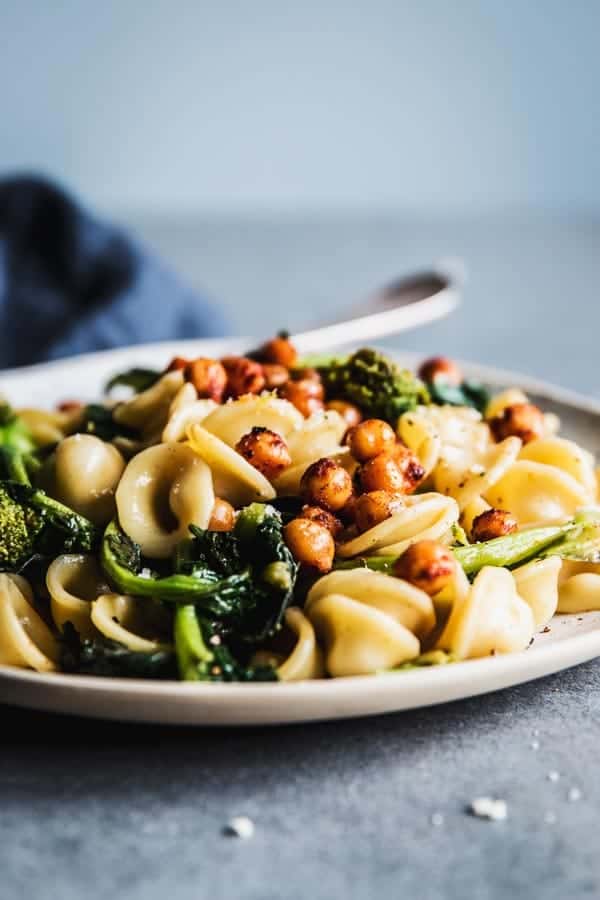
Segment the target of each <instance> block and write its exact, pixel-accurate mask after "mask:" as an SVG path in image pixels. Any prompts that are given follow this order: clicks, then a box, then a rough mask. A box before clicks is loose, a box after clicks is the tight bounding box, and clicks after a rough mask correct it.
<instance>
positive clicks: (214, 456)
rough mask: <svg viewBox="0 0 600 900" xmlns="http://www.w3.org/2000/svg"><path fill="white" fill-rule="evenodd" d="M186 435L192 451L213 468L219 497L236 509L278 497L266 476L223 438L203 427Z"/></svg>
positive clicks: (191, 428) (189, 431)
mask: <svg viewBox="0 0 600 900" xmlns="http://www.w3.org/2000/svg"><path fill="white" fill-rule="evenodd" d="M187 434H188V440H189V442H190V447H191V448H192V449H193V450H194V452H195V453H196V454H197V455H198V456H199V457H200V458H201V459H203V460H204V461H205V463H206V464H207V465H208V466H210V469H211V471H212V476H213V481H214V487H215V492H216V494H217V496H218V497H221V498H222V499H223V500H227V501H228V502H229V503H231V504H232V505H233V506H235V507H236V508H239V507H240V506H245V505H246V504H247V503H252V502H253V501H254V500H272V499H273V498H274V497H275V490H274V489H273V486H272V485H271V483H270V482H269V481H267V479H266V478H265V476H264V475H262V474H261V473H260V472H259V471H258V470H257V469H255V468H254V466H251V465H250V463H249V462H247V461H246V460H245V459H244V457H243V456H240V454H239V453H236V451H235V450H232V448H231V447H230V446H229V445H228V444H226V443H225V442H224V441H222V440H221V439H220V438H218V437H216V436H215V435H214V434H211V433H210V431H207V430H206V429H205V428H203V427H202V426H201V425H191V426H190V427H189V428H188V432H187Z"/></svg>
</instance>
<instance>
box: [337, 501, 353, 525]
mask: <svg viewBox="0 0 600 900" xmlns="http://www.w3.org/2000/svg"><path fill="white" fill-rule="evenodd" d="M356 500H357V496H356V494H354V493H353V494H352V496H351V497H350V498H349V500H348V501H347V502H346V504H345V505H344V506H343V507H342V508H341V509H338V510H337V514H338V516H339V517H340V519H341V521H342V523H343V524H344V525H346V526H349V525H354V519H355V517H356Z"/></svg>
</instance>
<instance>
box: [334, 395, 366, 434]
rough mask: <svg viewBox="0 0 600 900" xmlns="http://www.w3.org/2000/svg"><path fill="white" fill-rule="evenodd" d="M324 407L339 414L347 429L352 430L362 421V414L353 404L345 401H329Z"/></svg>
mask: <svg viewBox="0 0 600 900" xmlns="http://www.w3.org/2000/svg"><path fill="white" fill-rule="evenodd" d="M325 406H326V409H333V410H335V412H337V413H339V414H340V416H341V417H342V419H343V420H344V422H345V423H346V425H347V426H348V428H354V426H355V425H358V423H359V422H360V421H361V420H362V413H361V411H360V409H359V408H358V406H355V405H354V403H346V401H345V400H330V401H329V403H326V404H325Z"/></svg>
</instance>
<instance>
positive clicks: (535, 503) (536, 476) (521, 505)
mask: <svg viewBox="0 0 600 900" xmlns="http://www.w3.org/2000/svg"><path fill="white" fill-rule="evenodd" d="M485 499H486V500H487V501H488V503H490V504H491V505H492V506H494V507H498V508H499V509H507V510H509V511H510V512H511V513H512V515H513V516H514V517H515V519H516V520H517V522H518V523H519V526H524V525H534V524H546V523H549V522H564V521H567V520H568V519H570V518H571V517H572V516H573V514H574V513H575V511H576V510H577V509H579V508H580V507H582V506H585V505H586V503H587V502H588V494H587V492H586V491H585V489H584V488H583V487H582V485H581V483H580V482H579V481H577V480H576V479H575V478H574V477H573V476H572V475H569V474H568V473H567V472H563V471H562V469H559V468H557V467H556V466H549V465H546V464H545V463H540V462H531V461H530V460H525V459H522V460H517V462H515V463H514V464H513V465H512V466H510V468H509V469H508V471H507V472H505V474H504V475H503V476H502V477H501V478H499V479H498V481H496V483H495V484H494V485H492V487H491V488H489V490H488V491H487V492H486V494H485Z"/></svg>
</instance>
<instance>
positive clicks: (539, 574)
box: [513, 556, 561, 630]
mask: <svg viewBox="0 0 600 900" xmlns="http://www.w3.org/2000/svg"><path fill="white" fill-rule="evenodd" d="M560 567H561V560H560V557H558V556H549V557H548V558H547V559H535V560H533V562H530V563H527V564H526V565H524V566H519V568H518V569H515V570H514V571H513V577H514V579H515V585H516V587H517V593H518V595H519V597H521V598H522V599H523V600H524V601H525V602H526V603H527V605H528V606H529V608H530V609H531V612H532V613H533V621H534V624H535V627H536V629H538V630H539V629H540V628H543V627H544V626H545V625H547V624H548V622H549V621H550V619H551V618H552V616H553V615H554V613H555V612H556V608H557V606H558V573H559V572H560Z"/></svg>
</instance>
